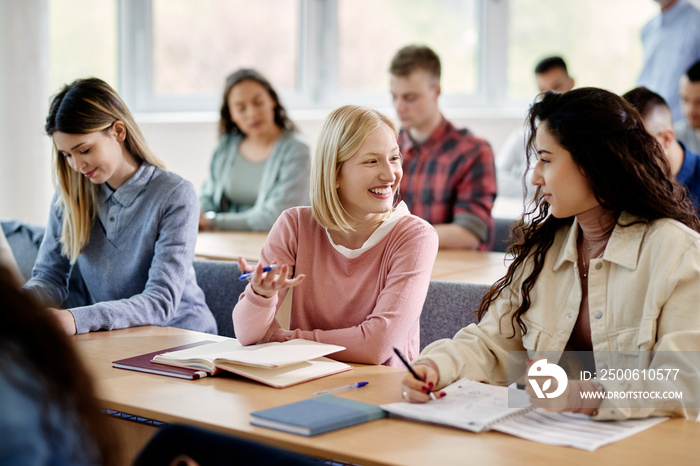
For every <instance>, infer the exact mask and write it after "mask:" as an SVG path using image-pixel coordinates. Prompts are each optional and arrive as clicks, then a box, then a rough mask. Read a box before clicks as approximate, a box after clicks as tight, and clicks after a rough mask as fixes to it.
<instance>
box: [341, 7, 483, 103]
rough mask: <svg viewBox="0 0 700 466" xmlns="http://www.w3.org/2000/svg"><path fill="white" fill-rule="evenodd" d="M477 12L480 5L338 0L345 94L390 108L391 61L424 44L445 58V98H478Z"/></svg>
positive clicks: (443, 85)
mask: <svg viewBox="0 0 700 466" xmlns="http://www.w3.org/2000/svg"><path fill="white" fill-rule="evenodd" d="M477 6H478V1H477V0H466V1H461V0H383V1H376V0H339V1H338V36H339V37H338V88H339V90H340V93H342V94H365V95H366V94H375V95H376V94H380V95H383V96H384V95H386V98H387V105H389V104H390V100H388V99H389V97H388V95H389V92H388V88H389V72H388V69H389V64H390V62H391V59H392V57H393V56H394V54H395V53H396V51H397V50H399V49H400V48H401V47H403V46H404V45H407V44H412V43H422V44H425V45H427V46H429V47H431V48H432V49H433V50H435V51H436V52H437V53H438V55H440V61H441V63H442V81H441V82H442V88H443V89H444V90H445V92H447V93H449V94H472V95H473V94H476V93H477V91H478V87H479V82H478V76H479V73H478V71H479V31H478V27H477V25H478V23H479V22H478V8H477ZM426 11H429V12H430V14H429V15H426V14H425V13H426Z"/></svg>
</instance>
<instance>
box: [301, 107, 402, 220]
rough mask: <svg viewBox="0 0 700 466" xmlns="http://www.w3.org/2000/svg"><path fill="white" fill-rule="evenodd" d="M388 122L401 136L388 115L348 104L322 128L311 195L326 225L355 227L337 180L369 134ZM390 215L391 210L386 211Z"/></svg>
mask: <svg viewBox="0 0 700 466" xmlns="http://www.w3.org/2000/svg"><path fill="white" fill-rule="evenodd" d="M382 125H386V126H388V127H389V128H391V130H392V131H393V132H394V135H395V136H398V128H397V127H396V125H395V124H394V122H393V121H391V120H390V119H389V118H388V117H387V116H386V115H383V114H382V113H380V112H378V111H376V110H373V109H371V108H367V107H360V106H357V105H346V106H344V107H340V108H338V109H336V110H334V111H333V112H331V113H330V115H328V116H327V117H326V120H325V121H324V122H323V126H322V127H321V130H320V132H319V136H318V141H317V142H316V150H315V151H314V155H313V157H312V159H311V181H310V183H309V185H310V197H311V210H312V212H313V215H314V218H315V219H316V221H317V222H318V224H319V225H321V226H322V227H323V228H328V229H331V230H341V231H345V232H347V231H353V230H354V229H353V227H352V222H351V221H350V217H349V215H348V213H347V211H346V210H345V208H344V207H343V205H342V203H341V202H340V197H339V196H338V190H337V188H336V182H337V180H338V175H339V174H340V169H341V167H342V166H343V163H345V161H346V160H348V159H349V158H350V157H352V156H353V155H355V153H356V152H357V151H358V150H359V149H360V146H362V143H364V142H365V139H366V138H367V136H368V135H369V134H370V133H372V132H373V131H375V130H377V129H378V128H380V127H381V126H382ZM385 215H386V217H388V216H389V215H391V212H389V213H387V214H385Z"/></svg>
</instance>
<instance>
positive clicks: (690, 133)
mask: <svg viewBox="0 0 700 466" xmlns="http://www.w3.org/2000/svg"><path fill="white" fill-rule="evenodd" d="M680 94H681V110H682V112H683V117H684V118H683V119H682V120H680V121H678V122H676V126H675V130H676V137H677V138H678V140H679V141H680V142H682V143H683V144H684V145H685V147H687V148H688V149H690V150H691V151H692V152H695V153H696V154H700V60H698V61H697V62H695V64H693V66H691V67H690V68H688V71H686V72H685V74H684V75H683V76H681V81H680Z"/></svg>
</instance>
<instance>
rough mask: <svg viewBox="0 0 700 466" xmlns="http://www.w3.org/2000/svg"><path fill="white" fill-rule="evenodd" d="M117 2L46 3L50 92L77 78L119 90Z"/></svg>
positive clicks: (54, 0) (63, 0)
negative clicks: (47, 4)
mask: <svg viewBox="0 0 700 466" xmlns="http://www.w3.org/2000/svg"><path fill="white" fill-rule="evenodd" d="M117 39H118V37H117V0H51V1H49V44H50V50H49V57H50V60H51V62H50V65H49V66H50V78H49V79H50V85H51V91H52V93H53V92H57V91H58V90H59V89H60V88H61V86H63V85H64V84H67V83H70V82H72V81H74V80H75V79H77V78H86V77H91V76H94V77H97V78H101V79H103V80H105V81H107V82H108V83H109V84H110V85H111V86H113V87H115V88H116V87H118V85H119V80H118V60H117V50H118V48H117Z"/></svg>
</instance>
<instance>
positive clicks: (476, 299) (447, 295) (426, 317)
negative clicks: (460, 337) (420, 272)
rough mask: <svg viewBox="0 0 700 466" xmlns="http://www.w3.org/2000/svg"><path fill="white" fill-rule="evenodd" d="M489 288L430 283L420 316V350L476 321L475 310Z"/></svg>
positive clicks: (486, 286)
mask: <svg viewBox="0 0 700 466" xmlns="http://www.w3.org/2000/svg"><path fill="white" fill-rule="evenodd" d="M488 289H489V285H477V284H473V283H459V282H444V281H439V280H432V281H431V282H430V288H428V296H427V297H426V298H425V304H423V312H422V314H421V316H420V349H421V350H422V349H423V348H425V347H426V346H427V345H429V344H430V343H432V342H433V341H435V340H439V339H441V338H452V337H453V336H454V335H455V333H457V332H458V331H459V330H460V329H461V328H463V327H466V326H467V325H469V324H471V323H475V322H476V314H475V313H474V312H472V311H474V310H476V309H477V308H478V307H479V304H480V303H481V298H482V297H483V296H484V294H486V292H487V291H488Z"/></svg>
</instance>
